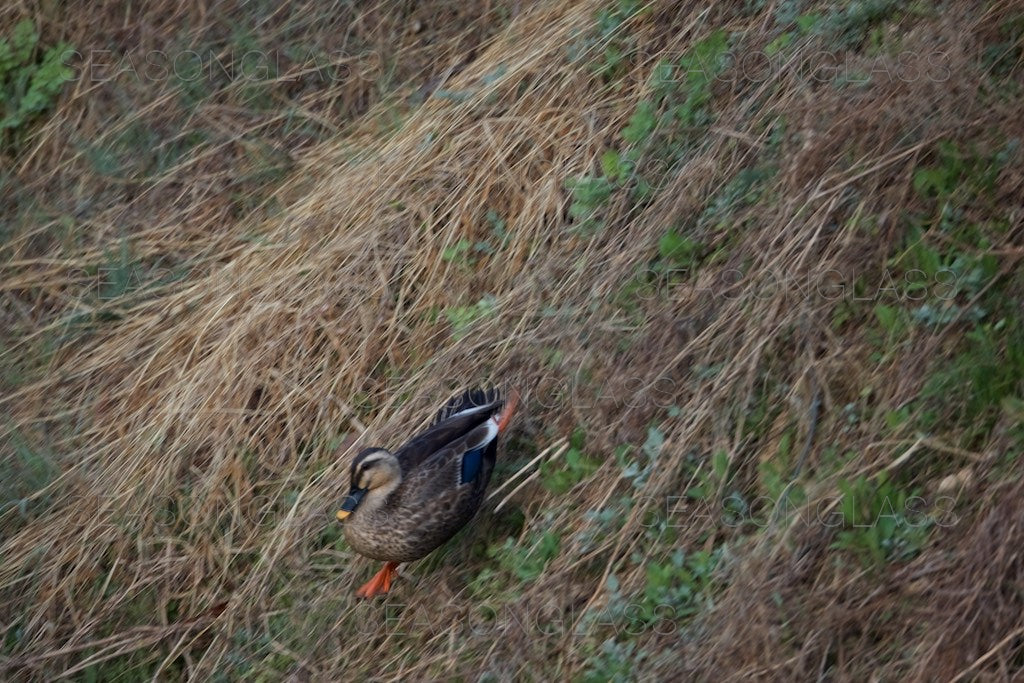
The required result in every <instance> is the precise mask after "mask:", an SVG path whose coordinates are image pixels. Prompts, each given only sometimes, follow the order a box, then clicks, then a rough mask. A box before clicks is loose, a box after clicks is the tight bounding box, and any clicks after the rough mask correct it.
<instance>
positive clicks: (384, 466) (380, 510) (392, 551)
mask: <svg viewBox="0 0 1024 683" xmlns="http://www.w3.org/2000/svg"><path fill="white" fill-rule="evenodd" d="M503 405H504V401H503V400H502V399H501V397H500V396H499V395H498V393H497V392H496V391H491V392H483V391H480V390H474V391H471V392H467V393H466V394H464V395H462V396H458V397H455V398H453V399H452V400H451V401H449V402H448V404H446V405H445V407H444V408H443V409H442V410H441V412H440V413H439V414H438V416H437V418H436V419H435V421H434V424H433V425H432V426H431V427H430V428H428V429H427V430H426V431H424V432H422V433H421V434H419V435H418V436H416V437H415V438H413V439H412V440H410V441H409V442H408V443H406V444H405V445H404V446H402V447H401V448H400V449H398V450H397V451H395V453H394V454H393V459H392V457H391V455H390V454H388V453H387V451H383V450H382V449H366V450H365V451H363V452H362V453H360V454H359V455H358V456H357V457H356V458H355V459H354V460H353V461H352V468H351V478H352V486H353V491H355V490H356V489H357V487H358V485H359V484H360V483H361V482H360V479H361V478H362V479H366V478H368V477H369V478H372V477H373V473H376V472H378V471H384V475H382V476H385V477H386V476H388V472H387V470H388V467H389V466H392V465H391V464H392V463H394V461H397V464H398V467H399V468H400V471H401V477H400V479H399V481H398V483H397V486H394V488H393V490H390V491H389V492H388V491H387V489H388V488H389V486H388V485H384V486H379V487H378V488H374V487H373V486H369V487H366V488H367V490H368V492H367V493H366V494H365V498H364V499H362V501H361V502H359V503H358V504H357V506H356V507H355V509H354V510H353V511H352V512H351V514H350V515H349V516H348V517H347V518H345V520H344V526H345V538H346V539H347V540H348V543H349V545H350V546H351V547H352V548H353V550H355V551H356V552H358V553H359V554H360V555H364V556H366V557H370V558H373V559H377V560H384V561H388V562H396V563H401V562H410V561H412V560H418V559H420V558H422V557H424V556H425V555H427V554H429V553H430V552H431V551H432V550H434V549H435V548H437V547H438V546H440V545H441V544H442V543H444V542H445V541H447V540H448V539H449V538H451V537H452V536H454V535H455V533H456V532H457V531H458V530H459V529H461V528H462V527H463V526H464V525H465V524H466V523H467V522H468V521H469V520H470V519H471V518H472V517H473V515H474V514H475V513H476V511H477V509H478V508H479V507H480V504H481V503H482V502H483V499H484V494H485V491H486V489H487V484H488V482H489V481H490V478H491V472H492V471H493V469H494V462H495V457H496V454H497V435H496V434H497V432H496V427H495V421H494V420H492V419H491V418H492V417H494V416H496V415H498V414H499V413H500V412H501V410H502V407H503ZM473 408H477V409H476V410H471V412H469V413H466V414H462V415H459V414H458V413H460V412H462V411H466V410H467V409H473ZM478 449H479V450H478ZM474 450H478V455H477V456H476V457H478V458H479V468H478V469H477V470H476V471H475V473H474V476H473V477H472V478H471V479H469V480H468V481H466V482H463V481H462V477H463V462H462V461H463V457H464V456H465V454H467V453H468V452H470V451H474ZM480 451H482V453H481V452H480ZM481 456H482V457H481Z"/></svg>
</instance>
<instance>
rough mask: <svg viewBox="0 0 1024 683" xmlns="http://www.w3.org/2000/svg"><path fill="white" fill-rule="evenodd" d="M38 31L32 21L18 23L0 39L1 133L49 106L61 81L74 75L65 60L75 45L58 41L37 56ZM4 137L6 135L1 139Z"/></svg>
mask: <svg viewBox="0 0 1024 683" xmlns="http://www.w3.org/2000/svg"><path fill="white" fill-rule="evenodd" d="M38 45H39V33H38V31H36V26H35V24H34V23H32V21H30V20H28V19H26V20H24V21H20V22H18V23H17V24H16V25H15V26H14V29H13V30H12V31H11V35H10V36H9V37H7V38H0V103H2V105H3V115H2V116H0V133H5V132H6V131H8V130H14V129H18V128H21V127H22V126H23V125H24V124H26V123H27V122H29V121H30V120H31V119H32V118H33V117H35V116H36V115H37V114H40V113H41V112H43V111H46V110H47V109H49V108H50V107H51V106H52V105H53V103H54V101H55V100H56V99H57V95H58V94H59V93H60V91H61V89H62V88H63V87H64V84H65V83H67V82H68V81H70V80H72V79H73V78H74V71H72V70H71V68H70V67H68V66H67V62H68V61H69V60H70V59H71V56H72V54H74V48H72V47H71V46H70V45H68V44H67V43H58V44H57V45H54V46H53V47H51V48H49V49H47V50H45V51H44V52H43V53H42V54H41V55H40V56H39V57H38V58H36V57H35V56H36V53H37V47H38ZM0 139H3V140H6V135H4V138H0Z"/></svg>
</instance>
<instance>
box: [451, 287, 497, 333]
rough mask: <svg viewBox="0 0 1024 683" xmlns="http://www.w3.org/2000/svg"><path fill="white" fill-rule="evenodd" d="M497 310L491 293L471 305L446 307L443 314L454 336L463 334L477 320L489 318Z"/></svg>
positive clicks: (495, 301)
mask: <svg viewBox="0 0 1024 683" xmlns="http://www.w3.org/2000/svg"><path fill="white" fill-rule="evenodd" d="M497 310H498V300H497V299H496V298H495V297H494V296H493V295H491V294H487V295H485V296H484V297H483V298H481V299H480V300H479V301H477V302H476V303H475V304H473V305H472V306H455V307H452V308H446V309H445V310H444V315H445V317H446V318H447V319H448V322H449V323H450V324H451V326H452V331H453V332H454V333H455V336H456V337H462V336H465V334H466V333H467V332H468V331H469V329H470V328H471V327H472V326H473V325H474V324H476V323H477V322H478V321H480V320H483V319H484V318H489V317H491V316H493V315H494V314H495V312H496V311H497Z"/></svg>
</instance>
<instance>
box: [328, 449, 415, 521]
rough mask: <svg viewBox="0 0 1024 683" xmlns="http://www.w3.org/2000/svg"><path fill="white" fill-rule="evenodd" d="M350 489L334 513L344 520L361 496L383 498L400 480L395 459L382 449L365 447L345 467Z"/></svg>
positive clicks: (361, 499)
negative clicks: (350, 465) (348, 467)
mask: <svg viewBox="0 0 1024 683" xmlns="http://www.w3.org/2000/svg"><path fill="white" fill-rule="evenodd" d="M349 481H350V482H351V486H352V488H351V489H350V490H349V492H348V497H347V498H345V502H343V503H342V504H341V509H340V510H338V512H337V517H338V519H340V520H343V519H345V518H346V517H348V516H349V515H351V514H352V513H353V512H355V510H356V508H357V507H359V506H360V505H361V504H362V503H363V501H364V499H367V498H369V499H370V500H371V501H373V500H378V501H379V500H383V499H384V498H386V497H387V495H388V494H389V493H391V492H392V491H394V490H395V489H396V488H397V487H398V484H399V483H401V481H402V468H401V467H400V466H399V465H398V459H397V458H396V457H395V456H394V455H392V454H391V452H390V451H386V450H384V449H383V448H365V449H363V450H362V451H360V452H359V454H358V455H357V456H356V457H355V458H354V459H353V460H352V467H351V469H350V470H349Z"/></svg>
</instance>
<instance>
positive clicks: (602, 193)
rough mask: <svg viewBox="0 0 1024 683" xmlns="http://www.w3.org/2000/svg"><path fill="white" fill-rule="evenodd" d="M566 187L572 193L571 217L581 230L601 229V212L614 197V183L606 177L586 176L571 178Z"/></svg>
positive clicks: (566, 182)
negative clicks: (612, 196)
mask: <svg viewBox="0 0 1024 683" xmlns="http://www.w3.org/2000/svg"><path fill="white" fill-rule="evenodd" d="M565 187H566V189H567V190H569V191H571V192H572V204H570V205H569V215H570V216H572V218H573V219H575V220H576V221H577V222H578V224H579V229H580V230H583V231H587V232H593V231H595V230H598V229H600V228H601V227H602V225H603V223H602V222H601V220H600V218H599V215H600V211H601V209H603V208H604V207H605V205H606V204H607V203H608V199H609V198H610V197H611V195H612V190H613V189H614V187H615V186H614V185H613V184H612V182H611V181H610V180H609V179H608V178H606V177H604V176H589V175H584V176H580V177H579V178H569V179H568V180H566V181H565Z"/></svg>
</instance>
